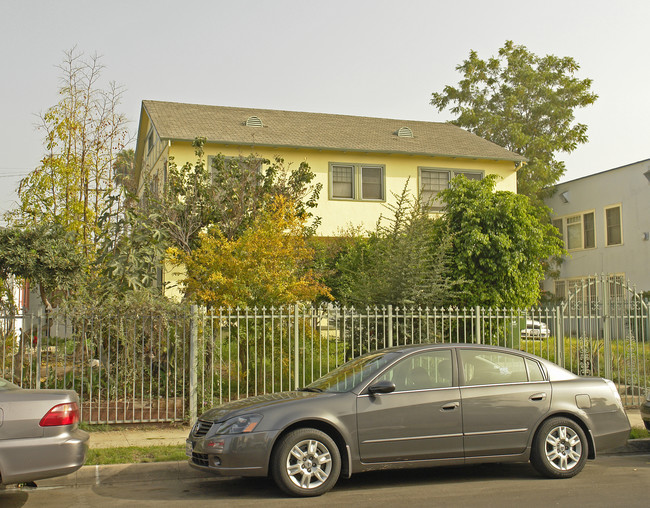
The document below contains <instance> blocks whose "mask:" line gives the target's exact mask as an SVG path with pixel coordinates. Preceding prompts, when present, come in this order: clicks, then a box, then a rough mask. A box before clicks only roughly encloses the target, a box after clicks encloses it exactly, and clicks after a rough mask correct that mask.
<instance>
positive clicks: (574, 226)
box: [566, 215, 582, 250]
mask: <svg viewBox="0 0 650 508" xmlns="http://www.w3.org/2000/svg"><path fill="white" fill-rule="evenodd" d="M581 222H582V221H581V220H580V215H575V216H574V217H567V220H566V236H567V249H569V250H571V249H582V224H581Z"/></svg>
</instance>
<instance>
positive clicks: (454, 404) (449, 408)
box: [441, 402, 460, 411]
mask: <svg viewBox="0 0 650 508" xmlns="http://www.w3.org/2000/svg"><path fill="white" fill-rule="evenodd" d="M458 406H460V402H450V403H449V404H445V405H444V406H442V410H441V411H453V410H454V409H456V408H457V407H458Z"/></svg>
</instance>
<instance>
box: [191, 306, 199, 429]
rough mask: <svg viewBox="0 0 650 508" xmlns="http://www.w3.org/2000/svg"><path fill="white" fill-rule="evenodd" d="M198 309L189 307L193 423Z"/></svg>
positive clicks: (194, 413) (195, 395)
mask: <svg viewBox="0 0 650 508" xmlns="http://www.w3.org/2000/svg"><path fill="white" fill-rule="evenodd" d="M198 317H199V312H198V307H197V306H196V305H192V306H191V307H190V421H191V422H194V420H196V418H197V417H198V414H197V413H198V412H197V402H198V401H197V398H198V390H197V385H198V381H197V379H198V377H197V372H196V370H197V352H196V349H197V345H198V338H199V323H198Z"/></svg>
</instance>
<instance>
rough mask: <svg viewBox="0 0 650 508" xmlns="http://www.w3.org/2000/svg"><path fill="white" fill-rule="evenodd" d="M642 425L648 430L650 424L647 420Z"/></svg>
mask: <svg viewBox="0 0 650 508" xmlns="http://www.w3.org/2000/svg"><path fill="white" fill-rule="evenodd" d="M643 425H645V428H646V430H650V422H649V421H648V420H643Z"/></svg>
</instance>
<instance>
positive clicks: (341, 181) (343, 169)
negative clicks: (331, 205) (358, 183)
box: [332, 166, 354, 199]
mask: <svg viewBox="0 0 650 508" xmlns="http://www.w3.org/2000/svg"><path fill="white" fill-rule="evenodd" d="M353 174H354V170H353V168H352V166H332V197H334V198H350V199H351V198H353V197H354V182H353Z"/></svg>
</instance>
